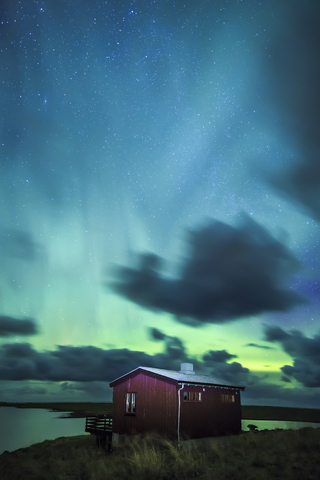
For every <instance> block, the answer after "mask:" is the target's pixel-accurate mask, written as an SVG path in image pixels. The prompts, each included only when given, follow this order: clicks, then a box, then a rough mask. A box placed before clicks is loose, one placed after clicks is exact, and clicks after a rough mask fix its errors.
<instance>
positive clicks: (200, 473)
mask: <svg viewBox="0 0 320 480" xmlns="http://www.w3.org/2000/svg"><path fill="white" fill-rule="evenodd" d="M319 451H320V428H318V429H312V428H304V429H301V430H283V431H271V432H260V433H246V434H241V435H239V436H237V437H230V438H226V437H224V438H223V439H208V440H206V441H202V442H183V443H182V444H181V446H180V448H178V446H177V445H175V444H173V443H172V442H169V441H167V440H165V439H162V438H159V437H156V436H136V437H130V438H128V439H127V440H126V441H125V442H124V443H123V445H122V446H121V447H119V448H117V449H115V450H114V451H113V452H112V453H106V452H105V451H104V450H103V449H98V448H97V447H96V444H95V439H94V438H93V437H90V436H79V437H67V438H59V439H57V440H53V441H46V442H43V443H40V444H37V445H33V446H31V447H29V448H24V449H20V450H17V451H15V452H12V453H4V454H3V455H1V456H0V472H1V480H18V479H23V480H43V479H46V480H71V479H72V480H118V479H119V480H120V479H121V480H123V479H124V480H125V479H128V480H129V479H130V480H135V479H136V480H138V479H139V480H144V479H145V480H147V479H148V480H175V479H176V480H187V479H194V478H199V479H203V480H213V479H214V480H238V479H239V480H240V479H241V480H242V479H243V478H245V479H246V480H256V479H257V478H258V479H259V480H269V479H271V478H272V479H274V478H281V479H282V480H303V479H308V480H319V479H320V456H319Z"/></svg>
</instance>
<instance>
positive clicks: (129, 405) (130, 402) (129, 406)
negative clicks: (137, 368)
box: [126, 393, 136, 413]
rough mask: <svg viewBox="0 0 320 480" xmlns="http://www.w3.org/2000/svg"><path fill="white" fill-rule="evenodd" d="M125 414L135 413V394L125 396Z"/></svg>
mask: <svg viewBox="0 0 320 480" xmlns="http://www.w3.org/2000/svg"><path fill="white" fill-rule="evenodd" d="M126 413H136V394H135V393H127V394H126Z"/></svg>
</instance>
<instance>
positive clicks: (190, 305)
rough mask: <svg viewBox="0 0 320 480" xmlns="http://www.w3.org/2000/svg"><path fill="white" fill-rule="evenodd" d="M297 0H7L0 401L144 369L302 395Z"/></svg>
mask: <svg viewBox="0 0 320 480" xmlns="http://www.w3.org/2000/svg"><path fill="white" fill-rule="evenodd" d="M319 24H320V13H319V8H318V1H317V0H314V1H310V0H300V1H298V0H286V1H282V2H279V0H268V1H261V2H259V1H257V0H224V1H222V0H219V1H218V0H199V1H194V0H176V1H173V0H150V1H146V0H136V1H122V0H108V1H100V0H99V1H98V0H90V1H89V0H42V1H41V0H39V1H32V0H29V1H26V0H21V1H17V0H4V1H3V2H2V4H1V7H0V72H1V75H0V102H1V117H0V121H1V124H0V400H2V401H43V402H45V401H70V402H73V401H104V400H105V401H110V399H111V389H110V388H109V386H108V383H109V382H110V381H112V380H114V379H115V378H117V377H119V376H120V375H122V374H125V373H127V372H128V371H130V370H133V369H134V368H136V367H138V366H139V365H142V366H149V367H158V368H167V369H172V370H180V363H181V362H185V361H186V362H192V363H193V364H194V369H195V370H196V372H198V373H205V374H209V375H213V376H215V377H219V378H221V379H222V380H224V381H228V382H231V383H232V384H234V385H241V386H245V387H246V391H245V392H244V393H243V394H242V401H243V403H247V404H261V405H286V406H301V407H303V406H306V407H317V406H319V393H320V333H319V332H320V329H319V307H320V288H319V277H320V245H319V222H320V161H319V160H320V157H319V153H320V128H319V127H320V88H319V85H320V63H319V48H320V28H319Z"/></svg>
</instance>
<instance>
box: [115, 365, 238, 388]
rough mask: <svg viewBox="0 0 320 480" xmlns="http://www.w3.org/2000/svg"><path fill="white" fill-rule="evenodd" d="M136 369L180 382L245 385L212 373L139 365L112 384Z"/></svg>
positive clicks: (223, 385) (229, 385) (226, 385)
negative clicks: (178, 370) (184, 371)
mask: <svg viewBox="0 0 320 480" xmlns="http://www.w3.org/2000/svg"><path fill="white" fill-rule="evenodd" d="M136 370H145V371H147V372H150V373H155V374H156V375H161V376H162V377H166V378H171V379H172V380H176V381H177V382H179V383H188V384H192V385H193V384H196V385H215V386H221V387H234V388H239V389H241V390H244V387H240V386H236V385H233V384H231V383H229V382H227V381H225V380H221V379H219V378H215V377H211V376H210V375H197V374H195V373H194V372H193V373H192V374H186V373H182V372H176V371H175V370H164V369H162V368H152V367H138V368H135V369H134V370H131V372H128V373H126V374H125V375H122V376H121V377H119V378H116V379H115V380H113V381H112V382H111V383H110V385H111V384H112V383H114V382H116V381H118V380H120V378H124V377H126V376H127V375H129V374H131V373H133V372H135V371H136Z"/></svg>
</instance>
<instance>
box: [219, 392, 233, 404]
mask: <svg viewBox="0 0 320 480" xmlns="http://www.w3.org/2000/svg"><path fill="white" fill-rule="evenodd" d="M221 402H223V403H234V402H235V399H234V395H229V394H225V393H222V395H221Z"/></svg>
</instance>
